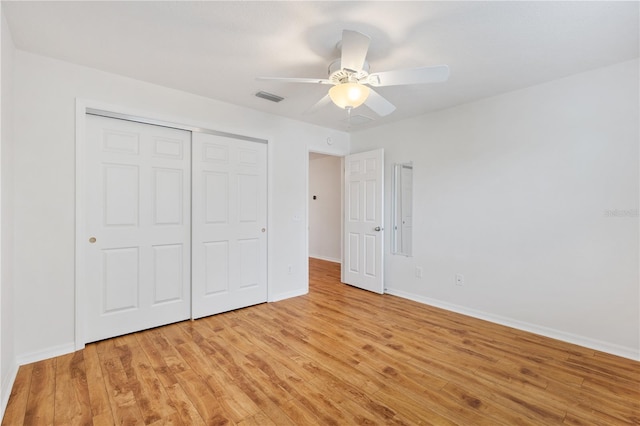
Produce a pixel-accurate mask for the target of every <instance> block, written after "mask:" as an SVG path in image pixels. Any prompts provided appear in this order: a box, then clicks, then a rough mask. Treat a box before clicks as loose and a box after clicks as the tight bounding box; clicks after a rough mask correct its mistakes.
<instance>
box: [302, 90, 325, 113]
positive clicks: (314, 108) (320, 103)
mask: <svg viewBox="0 0 640 426" xmlns="http://www.w3.org/2000/svg"><path fill="white" fill-rule="evenodd" d="M330 103H331V98H330V97H329V94H328V93H327V94H326V95H324V97H323V98H322V99H320V100H319V101H318V102H316V103H315V104H314V105H313V106H312V107H311V108H309V109H308V110H306V111H305V112H303V115H307V114H313V113H315V112H316V111H318V110H319V109H322V108H324V107H325V106H327V105H329V104H330Z"/></svg>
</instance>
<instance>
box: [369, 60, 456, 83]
mask: <svg viewBox="0 0 640 426" xmlns="http://www.w3.org/2000/svg"><path fill="white" fill-rule="evenodd" d="M447 79H449V67H448V66H447V65H437V66H434V67H419V68H408V69H404V70H395V71H385V72H377V73H373V74H370V75H369V80H368V83H369V84H370V85H372V86H374V87H381V86H398V85H402V84H423V83H442V82H443V81H447Z"/></svg>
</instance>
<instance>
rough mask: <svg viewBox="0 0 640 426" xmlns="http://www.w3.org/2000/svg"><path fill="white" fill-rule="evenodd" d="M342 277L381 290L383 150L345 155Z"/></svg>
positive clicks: (360, 285) (373, 289)
mask: <svg viewBox="0 0 640 426" xmlns="http://www.w3.org/2000/svg"><path fill="white" fill-rule="evenodd" d="M344 162H345V174H344V177H345V188H344V195H345V200H344V206H345V208H344V213H345V217H344V257H345V259H344V267H343V277H342V278H343V280H344V282H345V283H346V284H350V285H353V286H356V287H359V288H362V289H364V290H369V291H373V292H376V293H380V294H382V293H384V281H383V249H384V245H383V243H384V241H383V235H384V233H383V231H384V229H383V224H384V217H383V215H384V210H383V209H384V203H383V201H384V151H383V150H382V149H377V150H374V151H368V152H362V153H359V154H352V155H348V156H346V157H345V160H344Z"/></svg>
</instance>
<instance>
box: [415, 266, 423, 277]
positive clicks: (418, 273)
mask: <svg viewBox="0 0 640 426" xmlns="http://www.w3.org/2000/svg"><path fill="white" fill-rule="evenodd" d="M416 278H422V267H421V266H416Z"/></svg>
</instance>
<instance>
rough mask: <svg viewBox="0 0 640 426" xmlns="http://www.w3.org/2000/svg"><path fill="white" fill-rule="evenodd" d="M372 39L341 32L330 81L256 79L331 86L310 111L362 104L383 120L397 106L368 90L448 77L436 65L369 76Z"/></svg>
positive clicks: (444, 70) (313, 79)
mask: <svg viewBox="0 0 640 426" xmlns="http://www.w3.org/2000/svg"><path fill="white" fill-rule="evenodd" d="M370 42H371V38H370V37H369V36H367V35H365V34H362V33H360V32H358V31H351V30H343V31H342V42H341V43H338V46H339V47H340V46H341V50H342V53H341V57H340V59H336V60H335V61H333V62H332V63H331V64H330V65H329V78H325V79H322V78H286V77H284V78H278V77H258V79H259V80H272V81H280V82H283V83H315V84H327V85H332V86H333V87H331V88H330V89H329V93H327V95H325V96H324V97H323V98H322V99H320V101H318V102H317V103H316V104H315V105H314V106H313V107H311V108H310V110H309V112H311V111H315V110H317V109H318V108H321V107H323V106H325V105H326V104H328V103H329V102H331V101H332V102H333V103H334V104H335V105H337V106H339V107H340V108H343V109H346V110H348V111H349V113H350V112H351V110H352V109H353V108H357V107H359V106H360V105H362V104H364V105H366V106H367V107H369V108H370V109H371V110H373V111H374V112H375V113H376V114H378V115H379V116H381V117H383V116H385V115H389V114H391V113H392V112H393V111H394V110H395V109H396V107H395V106H394V105H393V104H392V103H391V102H389V101H388V100H386V99H385V98H383V97H382V96H381V95H380V94H378V92H376V91H375V90H373V89H372V88H371V87H369V86H372V87H385V86H399V85H408V84H423V83H440V82H444V81H447V79H448V78H449V67H448V66H447V65H437V66H431V67H418V68H408V69H402V70H394V71H385V72H377V73H372V74H369V63H368V62H367V60H366V57H367V52H368V50H369V43H370Z"/></svg>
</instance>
